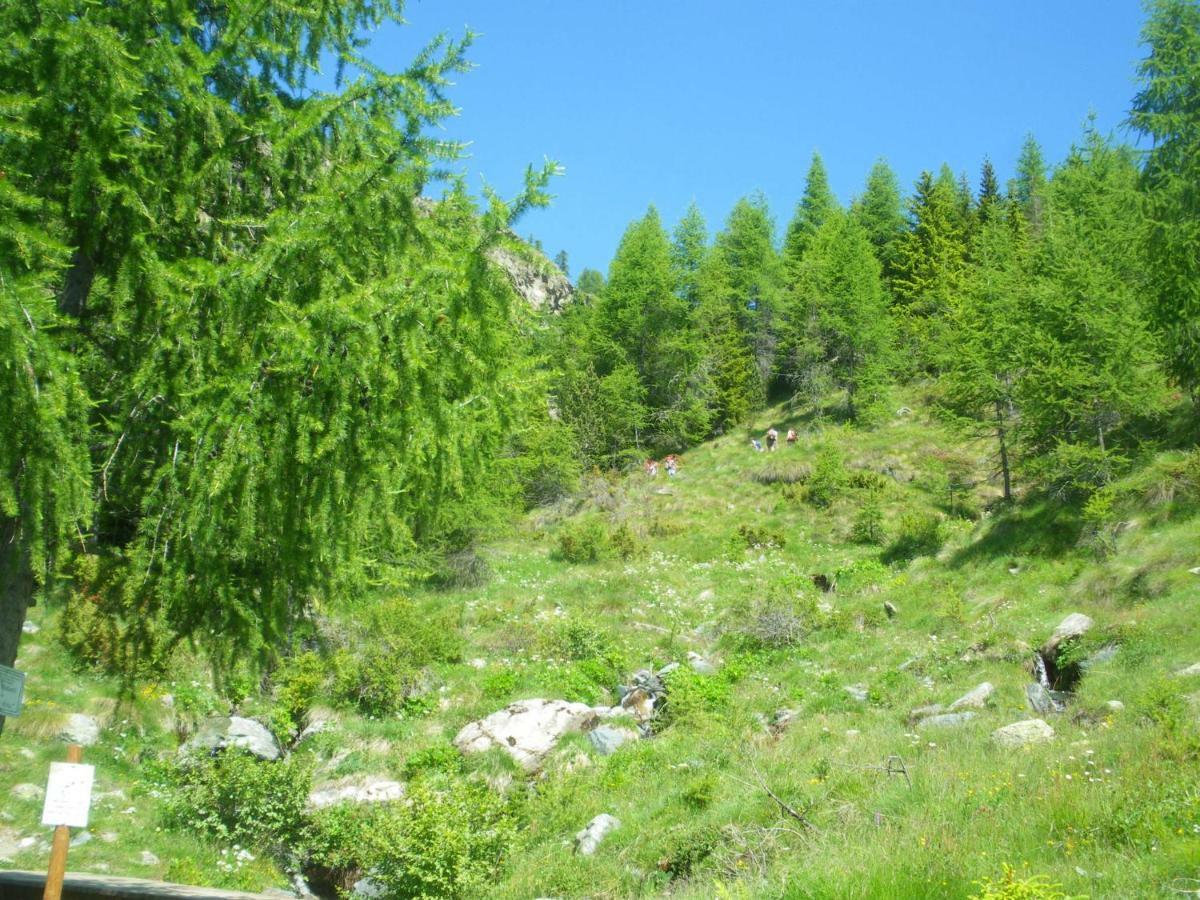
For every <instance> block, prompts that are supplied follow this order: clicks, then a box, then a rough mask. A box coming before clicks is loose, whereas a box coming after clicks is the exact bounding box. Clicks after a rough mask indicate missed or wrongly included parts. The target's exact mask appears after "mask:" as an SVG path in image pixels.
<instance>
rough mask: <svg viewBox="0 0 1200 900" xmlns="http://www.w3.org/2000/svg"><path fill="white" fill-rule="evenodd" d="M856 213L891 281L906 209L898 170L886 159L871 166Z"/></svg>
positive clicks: (857, 202) (856, 205) (854, 207)
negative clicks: (898, 179) (901, 194)
mask: <svg viewBox="0 0 1200 900" xmlns="http://www.w3.org/2000/svg"><path fill="white" fill-rule="evenodd" d="M853 213H854V217H855V218H856V219H857V220H858V223H859V224H860V225H861V226H862V227H863V229H864V230H865V231H866V233H867V237H868V238H869V239H870V241H871V246H872V247H873V248H874V250H875V258H876V259H877V260H879V265H880V266H881V267H882V271H883V277H884V281H885V283H886V282H890V280H891V278H892V277H893V275H894V274H895V269H896V252H897V251H896V248H897V244H898V242H899V240H900V238H901V236H902V235H903V234H904V208H903V205H902V204H901V199H900V183H899V181H897V180H896V173H895V172H893V171H892V169H891V167H890V166H889V165H888V164H887V162H886V161H884V160H883V159H880V160H878V161H876V163H875V165H874V166H872V167H871V173H870V174H869V175H868V176H867V186H866V190H865V191H864V192H863V195H862V197H860V198H859V199H858V200H857V201H855V203H854V205H853Z"/></svg>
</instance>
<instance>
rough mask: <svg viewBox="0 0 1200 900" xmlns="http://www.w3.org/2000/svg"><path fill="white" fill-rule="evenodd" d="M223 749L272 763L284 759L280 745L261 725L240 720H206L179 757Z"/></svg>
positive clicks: (229, 717) (248, 720) (220, 718)
mask: <svg viewBox="0 0 1200 900" xmlns="http://www.w3.org/2000/svg"><path fill="white" fill-rule="evenodd" d="M226 747H241V748H242V749H244V750H248V751H250V752H251V753H253V754H254V755H255V756H257V757H258V758H259V759H265V760H275V759H279V757H280V756H282V755H283V752H282V751H281V750H280V749H279V742H278V741H276V740H275V735H273V734H271V732H270V731H268V730H267V729H266V727H265V726H264V725H261V724H259V723H258V722H255V721H254V720H253V719H244V718H242V717H241V716H215V717H213V718H211V719H206V720H205V721H204V723H203V724H202V725H201V726H200V727H199V729H197V731H196V733H195V734H194V735H193V736H192V737H191V738H190V739H189V740H188V741H187V743H185V744H184V745H183V746H182V747H180V748H179V752H180V753H181V754H185V755H186V754H189V753H216V752H217V751H219V750H224V749H225V748H226Z"/></svg>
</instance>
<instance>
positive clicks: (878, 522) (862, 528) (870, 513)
mask: <svg viewBox="0 0 1200 900" xmlns="http://www.w3.org/2000/svg"><path fill="white" fill-rule="evenodd" d="M850 538H851V540H853V541H854V542H855V543H857V544H882V543H883V539H884V532H883V506H882V505H881V504H880V502H879V498H878V497H877V496H876V495H875V494H874V493H872V494H870V495H868V496H867V497H866V499H864V500H863V502H862V505H861V506H859V508H858V514H857V515H856V516H855V517H854V524H853V525H851V526H850Z"/></svg>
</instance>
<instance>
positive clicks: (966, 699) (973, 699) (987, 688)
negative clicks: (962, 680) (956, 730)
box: [950, 681, 996, 712]
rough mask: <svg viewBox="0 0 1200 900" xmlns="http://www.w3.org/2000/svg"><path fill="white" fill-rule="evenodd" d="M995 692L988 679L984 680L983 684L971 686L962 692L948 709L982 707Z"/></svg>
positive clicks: (952, 710)
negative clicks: (965, 691)
mask: <svg viewBox="0 0 1200 900" xmlns="http://www.w3.org/2000/svg"><path fill="white" fill-rule="evenodd" d="M994 693H996V689H995V688H994V687H992V683H991V682H990V681H985V682H983V684H980V685H977V686H976V687H973V688H971V690H969V691H967V693H965V694H963V695H962V696H961V697H959V698H958V699H957V700H955V701H954V702H953V703H951V704H950V711H951V712H954V711H955V710H959V709H983V708H984V707H985V706H987V703H988V700H990V699H991V697H992V694H994Z"/></svg>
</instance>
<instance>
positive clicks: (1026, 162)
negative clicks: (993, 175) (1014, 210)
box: [1011, 134, 1046, 239]
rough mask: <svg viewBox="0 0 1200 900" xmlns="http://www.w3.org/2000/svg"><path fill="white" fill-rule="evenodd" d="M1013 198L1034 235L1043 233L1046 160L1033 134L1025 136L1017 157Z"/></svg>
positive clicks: (1035, 236)
mask: <svg viewBox="0 0 1200 900" xmlns="http://www.w3.org/2000/svg"><path fill="white" fill-rule="evenodd" d="M1011 192H1012V196H1013V199H1014V200H1016V202H1017V203H1018V204H1019V205H1020V207H1021V210H1022V211H1023V212H1024V213H1025V217H1026V218H1027V219H1028V220H1029V225H1030V229H1031V234H1032V236H1033V237H1034V238H1035V239H1036V238H1037V237H1039V236H1040V235H1041V233H1042V216H1043V214H1044V212H1045V206H1046V160H1045V157H1044V156H1043V155H1042V148H1041V145H1040V144H1038V142H1037V140H1036V139H1035V138H1034V136H1033V135H1032V134H1029V135H1026V136H1025V141H1024V143H1023V144H1022V145H1021V153H1020V155H1019V156H1018V157H1017V176H1016V178H1014V179H1013V182H1012V191H1011Z"/></svg>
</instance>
